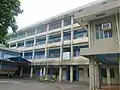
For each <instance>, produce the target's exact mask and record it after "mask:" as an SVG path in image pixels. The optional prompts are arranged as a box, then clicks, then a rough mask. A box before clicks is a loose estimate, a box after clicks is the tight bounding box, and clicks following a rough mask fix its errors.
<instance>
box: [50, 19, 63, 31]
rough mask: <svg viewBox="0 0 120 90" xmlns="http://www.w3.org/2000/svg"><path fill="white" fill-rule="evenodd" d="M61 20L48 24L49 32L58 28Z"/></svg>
mask: <svg viewBox="0 0 120 90" xmlns="http://www.w3.org/2000/svg"><path fill="white" fill-rule="evenodd" d="M61 22H62V20H57V21H54V22H52V23H50V24H49V30H52V29H56V28H60V27H61Z"/></svg>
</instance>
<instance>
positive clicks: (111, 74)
mask: <svg viewBox="0 0 120 90" xmlns="http://www.w3.org/2000/svg"><path fill="white" fill-rule="evenodd" d="M110 77H111V78H115V72H114V68H110Z"/></svg>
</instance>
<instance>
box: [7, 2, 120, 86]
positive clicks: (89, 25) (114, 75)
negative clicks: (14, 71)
mask: <svg viewBox="0 0 120 90" xmlns="http://www.w3.org/2000/svg"><path fill="white" fill-rule="evenodd" d="M119 6H120V5H119V0H99V1H97V2H94V3H91V4H88V5H85V6H82V7H79V8H77V9H74V10H71V11H69V12H66V13H62V14H60V15H57V16H55V17H52V18H49V19H47V20H44V21H41V22H39V23H37V24H34V25H31V26H29V27H26V28H23V29H21V30H18V31H17V33H15V34H14V33H13V34H11V35H10V40H9V45H10V48H13V49H17V50H21V51H22V52H23V54H22V55H23V57H24V58H26V59H28V60H30V61H31V62H32V67H31V73H30V77H33V76H36V77H37V76H39V72H40V70H41V68H42V70H43V74H45V73H48V74H49V75H50V77H52V76H54V75H56V76H57V78H58V80H59V81H61V80H69V81H70V82H73V81H83V82H88V81H89V80H90V81H93V82H94V81H95V80H93V78H92V80H91V79H89V77H92V76H94V75H93V73H95V72H92V74H91V71H94V70H93V69H90V72H89V66H91V62H89V61H92V60H90V59H91V56H92V59H93V58H95V59H96V58H97V61H99V63H100V66H101V69H100V72H101V75H99V76H100V77H101V82H102V83H107V84H118V81H119V80H118V77H119V73H118V71H119V70H118V61H119V60H118V59H119V53H120V48H119V46H120V43H119V42H120V23H119V22H120V19H119V16H120V15H119V12H120V11H119ZM88 37H89V38H88ZM81 55H82V56H81ZM94 56H95V57H94ZM109 65H111V66H109ZM93 67H94V66H93ZM98 71H99V70H98ZM91 75H92V76H91ZM94 83H95V82H94ZM91 86H93V85H91Z"/></svg>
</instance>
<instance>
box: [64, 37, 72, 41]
mask: <svg viewBox="0 0 120 90" xmlns="http://www.w3.org/2000/svg"><path fill="white" fill-rule="evenodd" d="M63 39H64V41H65V40H70V39H71V36H64V37H63Z"/></svg>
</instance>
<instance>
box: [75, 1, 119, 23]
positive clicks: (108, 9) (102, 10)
mask: <svg viewBox="0 0 120 90" xmlns="http://www.w3.org/2000/svg"><path fill="white" fill-rule="evenodd" d="M116 13H120V0H101V1H100V2H97V3H93V4H91V5H89V6H87V7H83V8H81V10H79V11H78V12H75V13H74V19H75V20H76V21H77V22H78V23H80V24H82V25H84V24H87V23H88V22H89V21H90V20H94V19H99V18H102V17H106V16H110V15H114V14H116Z"/></svg>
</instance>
